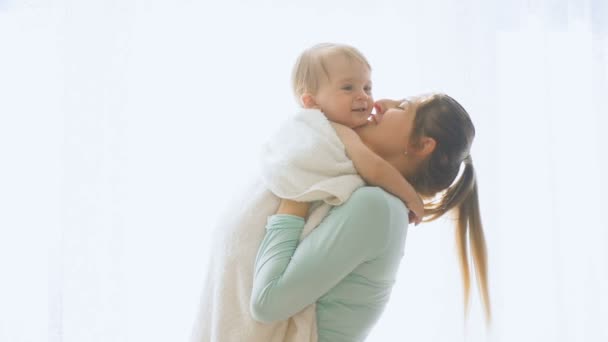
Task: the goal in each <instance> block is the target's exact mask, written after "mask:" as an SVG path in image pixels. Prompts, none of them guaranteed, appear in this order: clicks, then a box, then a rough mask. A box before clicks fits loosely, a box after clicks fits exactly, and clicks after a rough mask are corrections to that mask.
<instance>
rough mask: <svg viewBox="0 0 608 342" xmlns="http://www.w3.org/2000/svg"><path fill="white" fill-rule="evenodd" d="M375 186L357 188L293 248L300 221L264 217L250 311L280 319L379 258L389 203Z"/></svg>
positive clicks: (259, 317)
mask: <svg viewBox="0 0 608 342" xmlns="http://www.w3.org/2000/svg"><path fill="white" fill-rule="evenodd" d="M386 196H387V194H386V193H385V192H384V191H383V190H381V189H379V188H374V187H363V188H360V189H358V190H356V191H355V192H354V193H353V195H352V196H351V197H350V199H349V200H348V201H346V202H345V203H344V204H343V205H341V206H339V207H336V208H333V209H332V210H331V211H330V213H329V215H328V216H327V217H326V218H325V219H324V220H323V221H322V222H321V224H319V226H318V227H317V228H316V229H315V230H313V231H312V232H311V233H310V235H308V236H307V237H306V239H304V240H303V241H302V242H301V243H300V244H299V246H298V239H299V237H300V233H301V232H302V228H303V227H304V220H303V219H302V218H300V217H297V216H291V215H274V216H271V217H270V218H269V219H268V224H267V226H266V236H265V238H264V240H263V241H262V244H261V245H260V248H259V250H258V255H257V257H256V262H255V273H254V282H253V290H252V296H251V303H250V304H251V305H250V311H251V315H252V317H253V318H254V319H255V320H257V321H260V322H272V321H276V320H284V319H287V318H288V317H290V316H293V315H294V314H295V313H297V312H299V311H300V310H302V309H303V308H305V307H306V306H308V305H310V304H312V303H315V302H316V301H317V299H319V298H320V297H321V296H323V295H324V294H325V293H326V292H327V291H328V290H330V289H331V288H332V287H334V286H335V285H336V284H337V283H338V282H339V281H340V280H342V279H343V278H344V277H345V276H347V275H348V274H349V273H350V272H352V271H353V270H354V269H355V268H356V267H357V266H358V265H360V264H361V263H363V262H366V261H369V260H371V259H374V258H375V257H376V256H378V255H380V254H381V253H382V251H383V250H384V248H385V246H386V245H387V241H388V239H389V238H390V237H389V235H390V231H391V226H390V225H391V222H390V217H391V215H390V210H391V208H390V203H389V202H388V201H387V198H386Z"/></svg>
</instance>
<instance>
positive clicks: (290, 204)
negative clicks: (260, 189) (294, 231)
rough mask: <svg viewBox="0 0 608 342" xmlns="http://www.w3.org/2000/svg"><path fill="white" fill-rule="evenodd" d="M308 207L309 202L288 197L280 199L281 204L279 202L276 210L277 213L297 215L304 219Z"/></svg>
mask: <svg viewBox="0 0 608 342" xmlns="http://www.w3.org/2000/svg"><path fill="white" fill-rule="evenodd" d="M309 209H310V203H309V202H296V201H292V200H289V199H284V198H283V199H281V204H279V209H278V210H277V214H286V215H293V216H299V217H301V218H303V219H306V217H307V216H308V210H309Z"/></svg>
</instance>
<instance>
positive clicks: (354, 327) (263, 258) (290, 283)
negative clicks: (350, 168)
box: [251, 94, 491, 341]
mask: <svg viewBox="0 0 608 342" xmlns="http://www.w3.org/2000/svg"><path fill="white" fill-rule="evenodd" d="M378 105H379V108H380V111H379V114H378V115H377V116H376V118H375V120H373V121H372V123H370V124H369V125H366V126H363V127H361V128H360V129H358V132H357V133H358V134H359V136H360V137H361V139H362V140H363V141H364V142H365V144H366V145H368V147H370V148H371V149H372V150H373V151H374V152H376V153H377V154H378V155H380V156H381V157H383V158H384V159H385V160H387V161H389V162H390V163H391V164H392V165H393V166H395V167H396V168H397V169H398V170H399V171H400V172H401V173H402V174H403V176H404V177H405V178H407V179H408V181H410V183H411V184H412V185H413V186H414V188H415V189H416V190H417V191H418V192H419V193H420V194H421V195H422V196H423V197H425V198H426V199H427V201H426V205H425V211H426V213H425V221H426V222H428V221H431V220H434V219H436V218H438V217H441V216H442V215H443V214H445V213H446V212H448V211H450V210H451V209H457V211H458V223H457V228H458V229H457V231H456V232H457V234H456V238H457V243H458V250H459V254H460V265H461V270H462V277H463V283H464V292H465V307H466V305H468V299H469V288H470V282H469V277H470V275H469V268H468V253H467V239H466V237H467V234H468V235H469V238H470V243H471V249H472V255H473V259H474V265H475V268H476V274H477V275H478V279H479V282H480V288H481V294H482V300H483V304H484V309H485V313H486V318H487V319H488V321H489V319H490V315H491V312H490V301H489V295H488V287H487V262H486V249H485V240H484V236H483V229H482V225H481V219H480V214H479V204H478V197H477V183H476V180H475V173H474V169H473V164H472V160H471V156H470V153H469V151H470V147H471V144H472V141H473V138H474V135H475V129H474V127H473V124H472V122H471V120H470V118H469V116H468V114H467V112H466V111H465V110H464V109H463V108H462V106H460V104H458V102H456V101H455V100H454V99H452V98H451V97H449V96H447V95H443V94H434V95H431V96H425V97H415V98H411V99H410V100H406V101H401V102H399V101H390V100H383V101H379V102H378ZM463 164H464V170H463V173H462V175H461V177H459V178H458V180H456V177H457V175H458V173H459V170H460V168H461V165H463ZM455 180H456V181H455ZM454 181H455V182H454ZM444 190H445V191H444ZM438 193H440V196H439V198H438V199H435V198H434V197H435V196H436V195H437V194H438ZM308 210H309V203H303V202H294V201H290V200H282V201H281V203H280V206H279V209H278V211H277V215H274V216H272V217H271V218H270V219H269V221H268V225H267V233H266V236H265V237H264V240H263V242H262V244H261V246H260V249H259V253H258V257H257V260H256V267H255V278H254V283H253V293H252V297H251V313H252V316H253V317H254V319H256V320H259V321H262V322H273V321H280V320H285V319H288V318H289V317H291V316H292V315H294V314H296V313H297V312H299V311H300V310H302V309H304V308H305V307H307V306H308V305H310V304H313V303H316V304H317V307H316V319H317V325H318V327H317V330H318V339H319V341H360V340H363V339H364V338H365V337H366V336H367V334H368V332H369V330H370V329H371V327H372V326H373V324H374V323H375V322H376V320H377V319H378V318H379V316H380V314H381V313H382V311H383V309H384V306H385V304H386V302H387V301H388V298H389V295H390V291H391V288H392V286H393V283H394V280H395V278H394V277H395V274H396V272H397V269H398V266H399V262H400V259H401V256H402V255H403V246H404V243H405V235H406V230H405V228H406V227H407V223H408V211H407V208H405V207H404V206H403V205H402V203H401V202H400V201H399V200H398V199H397V198H395V197H393V196H392V195H389V194H388V193H387V192H385V191H384V190H382V189H380V188H370V187H364V188H361V189H359V190H357V191H355V193H353V195H352V197H351V198H350V199H349V200H348V201H347V202H346V203H345V204H344V205H342V206H340V207H336V208H334V209H332V211H331V212H330V215H328V217H327V218H326V219H325V220H324V221H323V222H322V223H321V224H320V225H319V226H318V227H317V228H316V229H315V230H314V231H313V232H312V233H311V234H310V235H309V236H308V237H307V238H306V239H305V240H303V241H302V242H301V243H300V244H298V237H299V236H300V233H301V231H302V228H303V227H304V222H305V221H304V219H305V218H306V216H307V214H308Z"/></svg>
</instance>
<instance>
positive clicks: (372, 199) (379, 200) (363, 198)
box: [350, 186, 407, 211]
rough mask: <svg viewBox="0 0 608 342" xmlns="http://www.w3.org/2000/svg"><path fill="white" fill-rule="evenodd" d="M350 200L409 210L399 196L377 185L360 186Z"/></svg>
mask: <svg viewBox="0 0 608 342" xmlns="http://www.w3.org/2000/svg"><path fill="white" fill-rule="evenodd" d="M350 200H351V201H353V202H355V203H361V204H365V205H368V206H369V205H374V206H382V207H386V208H388V209H394V210H405V211H407V207H406V206H405V205H403V202H401V200H400V199H399V198H397V197H395V196H393V195H392V194H390V193H388V192H387V191H386V190H384V189H382V188H380V187H377V186H363V187H360V188H358V189H357V190H355V191H354V192H353V194H352V195H351V198H350Z"/></svg>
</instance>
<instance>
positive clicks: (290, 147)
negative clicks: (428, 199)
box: [263, 43, 424, 224]
mask: <svg viewBox="0 0 608 342" xmlns="http://www.w3.org/2000/svg"><path fill="white" fill-rule="evenodd" d="M292 80H293V90H294V93H295V96H296V98H297V100H298V102H299V103H300V105H301V106H302V108H303V109H302V110H301V111H300V112H299V113H298V114H297V115H296V116H295V117H294V118H292V119H290V120H289V121H288V122H287V124H286V125H283V127H282V128H281V130H280V131H281V133H280V134H278V135H277V136H275V137H274V138H273V139H271V140H270V142H269V143H268V144H267V145H266V146H267V149H266V152H268V153H267V154H265V156H263V164H264V165H263V169H264V174H265V179H266V181H267V183H268V185H269V188H270V190H271V191H272V192H273V193H275V195H277V196H278V197H281V198H288V199H293V200H297V201H303V202H306V201H314V200H319V199H323V200H325V201H326V202H327V203H329V204H334V205H335V204H341V203H343V202H344V201H345V200H346V199H347V198H348V196H350V193H351V192H352V190H354V189H352V187H351V188H350V189H349V190H350V191H348V192H346V193H344V194H340V188H348V186H342V185H340V178H341V177H342V179H343V180H344V182H345V183H344V184H350V185H352V184H354V183H352V182H351V180H352V177H357V178H358V177H359V176H360V177H361V178H362V179H363V180H364V181H365V182H366V183H367V184H369V185H375V186H379V187H382V188H383V189H384V190H386V191H388V192H390V193H392V194H393V195H395V196H397V197H399V198H400V199H401V200H402V201H403V202H404V203H405V205H406V206H407V207H408V208H409V209H410V219H411V220H410V221H412V222H414V223H415V224H418V223H419V222H420V221H421V219H422V217H423V216H424V205H423V202H422V200H421V199H420V197H419V196H418V194H417V193H416V191H415V190H414V188H413V187H412V186H411V184H409V183H408V182H407V181H406V179H405V178H404V177H403V176H402V175H401V174H400V173H399V171H397V169H395V168H394V167H393V166H392V165H391V164H389V163H388V162H387V161H385V160H384V159H382V158H380V157H379V156H378V155H377V154H375V153H374V152H373V151H372V150H370V149H369V148H368V147H367V146H366V145H365V144H363V142H362V141H361V139H360V138H359V136H358V135H357V134H356V133H355V131H354V130H353V128H356V127H359V126H363V125H365V124H367V123H368V120H369V119H370V117H371V113H372V109H373V107H374V100H373V97H372V82H371V67H370V65H369V63H368V62H367V60H366V59H365V57H364V56H363V55H362V54H361V53H360V52H359V51H358V50H357V49H355V48H353V47H351V46H348V45H341V44H329V43H324V44H318V45H315V46H313V47H311V48H309V49H307V50H305V51H304V52H303V53H302V54H301V55H300V56H299V58H298V60H297V61H296V64H295V66H294V69H293V75H292ZM277 146H279V149H282V150H283V151H286V152H285V153H278V154H277V153H273V149H274V150H276V149H277ZM404 148H405V147H404ZM277 155H280V157H279V158H277V157H276V156H277ZM349 166H350V167H349ZM353 166H354V169H353ZM290 168H291V169H290ZM294 170H295V172H293V171H294ZM348 177H351V178H348ZM336 180H337V182H333V183H327V182H332V181H336ZM273 184H274V185H275V186H273ZM277 184H278V185H277ZM326 184H333V185H334V188H333V189H332V191H327V187H331V185H326ZM336 184H338V185H337V186H336ZM355 184H357V186H361V185H363V183H362V182H361V183H355ZM336 192H337V193H338V194H336ZM324 193H329V194H331V195H332V196H329V197H327V198H324V197H323V194H324ZM336 197H337V198H336Z"/></svg>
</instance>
